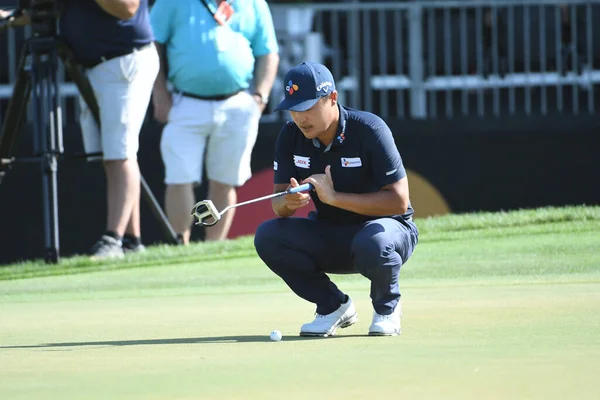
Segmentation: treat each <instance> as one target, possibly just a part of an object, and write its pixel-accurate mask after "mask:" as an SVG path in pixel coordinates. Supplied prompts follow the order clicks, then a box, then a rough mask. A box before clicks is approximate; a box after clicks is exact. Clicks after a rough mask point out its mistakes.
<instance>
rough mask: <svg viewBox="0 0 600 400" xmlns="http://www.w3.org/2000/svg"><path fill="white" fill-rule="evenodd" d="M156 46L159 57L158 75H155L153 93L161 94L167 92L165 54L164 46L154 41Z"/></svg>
mask: <svg viewBox="0 0 600 400" xmlns="http://www.w3.org/2000/svg"><path fill="white" fill-rule="evenodd" d="M154 45H155V46H156V51H157V52H158V57H159V59H160V69H159V71H158V75H157V76H156V80H155V81H154V89H153V93H154V94H155V95H156V94H158V95H161V94H165V93H168V91H169V90H168V88H167V58H166V56H165V54H166V52H165V46H164V45H162V44H160V43H158V42H154Z"/></svg>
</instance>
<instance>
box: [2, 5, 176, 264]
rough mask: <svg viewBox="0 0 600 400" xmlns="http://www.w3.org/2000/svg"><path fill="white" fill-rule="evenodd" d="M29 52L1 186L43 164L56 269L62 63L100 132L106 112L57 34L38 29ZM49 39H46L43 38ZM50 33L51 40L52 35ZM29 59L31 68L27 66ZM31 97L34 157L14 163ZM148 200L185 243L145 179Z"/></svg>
mask: <svg viewBox="0 0 600 400" xmlns="http://www.w3.org/2000/svg"><path fill="white" fill-rule="evenodd" d="M34 22H35V19H34V18H33V16H32V28H33V31H34V34H33V35H32V36H31V37H30V38H28V39H27V40H26V42H25V45H24V46H23V49H22V52H21V58H20V61H19V65H18V75H17V79H16V81H15V84H14V87H13V95H12V97H11V99H10V101H9V103H8V108H7V112H6V119H5V120H4V123H3V125H2V129H1V130H0V184H1V183H2V178H3V177H4V176H5V175H6V170H7V169H9V168H10V167H12V165H13V164H15V163H19V162H34V163H39V164H40V166H41V170H42V175H43V176H42V195H43V215H44V218H43V223H44V236H45V255H44V259H45V261H46V262H47V263H56V262H58V260H59V257H60V243H59V218H58V194H57V189H58V183H57V171H58V161H59V160H60V159H61V158H62V157H63V156H64V149H63V136H62V121H61V108H60V86H59V84H58V74H57V72H58V62H59V59H60V60H62V63H63V65H64V67H65V69H66V71H67V74H68V75H69V77H70V78H71V79H72V80H73V82H74V83H75V85H76V86H77V88H78V89H79V93H80V94H81V96H82V97H83V99H84V100H85V102H86V103H87V106H88V108H89V109H90V111H91V113H92V115H93V116H94V119H95V120H96V123H97V124H98V126H100V110H99V107H98V104H97V102H96V98H95V96H94V92H93V89H92V87H91V85H90V82H89V80H88V79H87V77H86V76H85V75H84V73H83V71H82V70H81V67H80V66H79V65H78V64H77V63H76V62H75V59H74V57H73V56H72V55H71V52H70V50H69V49H68V48H67V46H66V44H64V43H63V42H62V41H60V39H58V38H57V37H56V35H55V34H54V28H51V29H48V26H49V24H48V23H47V22H45V23H44V26H43V27H45V28H46V29H45V30H43V31H42V29H39V27H38V29H37V33H36V26H35V24H33V23H34ZM40 31H42V32H43V33H42V34H40V33H39V32H40ZM48 31H50V33H51V34H48ZM28 59H29V63H28V62H27V60H28ZM30 95H32V96H31V100H32V110H33V135H34V138H33V153H34V154H33V156H32V157H20V158H17V157H14V156H13V150H14V147H15V144H16V142H17V138H18V134H19V132H20V131H21V127H22V122H23V119H24V114H25V110H26V107H27V104H28V102H29V99H30ZM98 155H101V153H98V154H96V153H94V154H84V155H83V157H92V156H98ZM140 180H141V193H142V197H143V198H144V199H145V200H146V201H147V202H148V204H149V206H150V209H151V211H152V213H153V214H154V216H155V217H156V218H157V219H158V221H159V223H160V224H161V227H162V229H163V231H164V232H165V234H166V236H167V239H168V241H169V242H172V243H174V244H177V243H179V239H178V237H177V234H176V232H175V231H174V230H173V228H172V226H171V225H170V223H169V221H168V219H167V217H166V215H165V214H164V212H163V211H162V209H161V207H160V205H159V203H158V202H157V200H156V198H155V197H154V195H153V194H152V192H151V190H150V188H149V186H148V184H147V183H146V181H145V179H144V177H143V176H140Z"/></svg>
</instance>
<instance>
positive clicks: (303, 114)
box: [290, 92, 337, 139]
mask: <svg viewBox="0 0 600 400" xmlns="http://www.w3.org/2000/svg"><path fill="white" fill-rule="evenodd" d="M335 107H337V92H333V93H331V94H330V95H329V96H327V97H323V98H322V99H319V101H317V103H316V104H315V105H314V106H312V107H311V108H309V109H308V110H306V111H290V114H291V116H292V119H293V120H294V122H295V123H296V125H297V126H298V128H300V130H301V131H302V133H303V134H304V136H305V137H306V138H308V139H314V138H316V137H318V136H319V135H321V134H322V133H324V132H325V131H326V130H327V128H329V126H331V123H332V122H333V120H334V119H335Z"/></svg>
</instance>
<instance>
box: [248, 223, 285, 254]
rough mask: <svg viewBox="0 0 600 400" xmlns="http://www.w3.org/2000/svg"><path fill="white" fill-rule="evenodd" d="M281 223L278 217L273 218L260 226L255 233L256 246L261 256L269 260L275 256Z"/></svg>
mask: <svg viewBox="0 0 600 400" xmlns="http://www.w3.org/2000/svg"><path fill="white" fill-rule="evenodd" d="M279 225H280V223H279V220H278V219H271V220H268V221H265V222H263V223H262V224H260V225H259V226H258V228H257V229H256V232H255V234H254V248H255V249H256V252H257V253H258V255H259V257H260V258H261V259H263V260H269V259H271V258H272V257H273V254H274V251H275V249H276V248H277V247H278V246H277V244H278V243H277V241H278V237H279V234H280V233H279V230H280V229H279V228H280V226H279Z"/></svg>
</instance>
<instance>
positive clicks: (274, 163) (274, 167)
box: [273, 161, 278, 171]
mask: <svg viewBox="0 0 600 400" xmlns="http://www.w3.org/2000/svg"><path fill="white" fill-rule="evenodd" d="M277 166H278V164H277V161H273V169H274V170H275V171H277Z"/></svg>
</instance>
